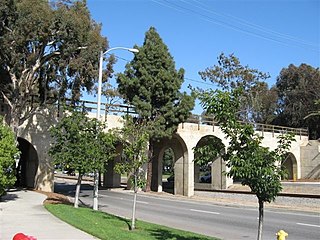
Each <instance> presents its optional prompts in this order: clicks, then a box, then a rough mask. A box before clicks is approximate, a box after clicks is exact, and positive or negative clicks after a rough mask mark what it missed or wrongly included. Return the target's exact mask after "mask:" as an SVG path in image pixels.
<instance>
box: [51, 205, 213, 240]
mask: <svg viewBox="0 0 320 240" xmlns="http://www.w3.org/2000/svg"><path fill="white" fill-rule="evenodd" d="M45 207H46V209H47V210H48V211H49V212H51V213H52V214H53V215H55V216H56V217H58V218H60V219H61V220H63V221H65V222H67V223H69V224H71V225H73V226H75V227H76V228H79V229H81V230H83V231H85V232H87V233H89V234H91V235H93V236H95V237H98V238H100V239H119V240H120V239H121V240H123V239H137V240H143V239H148V240H149V239H171V240H174V239H177V240H178V239H179V240H188V239H190V240H191V239H192V240H207V239H211V240H214V239H215V240H218V238H211V237H206V236H203V235H199V234H195V233H191V232H186V231H181V230H177V229H173V228H168V227H164V226H160V225H156V224H151V223H146V222H143V221H136V229H135V230H134V231H130V230H129V229H130V224H131V221H130V220H128V219H124V218H120V217H116V216H113V215H110V214H107V213H104V212H100V211H94V210H92V209H89V208H82V207H80V208H77V209H76V208H74V207H73V206H71V205H66V204H45Z"/></svg>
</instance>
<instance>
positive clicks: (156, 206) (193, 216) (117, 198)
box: [55, 183, 320, 240]
mask: <svg viewBox="0 0 320 240" xmlns="http://www.w3.org/2000/svg"><path fill="white" fill-rule="evenodd" d="M71 184H72V185H70V183H56V186H55V191H56V192H61V193H67V194H69V195H71V196H74V195H73V194H74V189H75V186H74V184H73V183H71ZM132 199H133V195H132V193H131V192H128V191H110V190H99V210H101V211H105V212H108V213H111V214H115V215H118V216H123V217H126V218H130V217H131V211H132V201H133V200H132ZM137 199H138V201H137V213H136V216H137V219H138V220H139V219H140V220H145V221H148V222H152V223H157V224H161V225H165V226H169V227H173V228H178V229H183V230H187V231H191V232H196V233H200V234H204V235H208V236H213V237H218V238H221V239H230V240H238V239H239V240H240V239H256V237H257V229H258V209H257V207H254V208H253V207H248V206H243V205H242V206H224V205H221V204H215V203H214V202H203V201H201V202H199V201H195V200H188V199H181V198H177V199H175V198H174V197H169V198H168V197H163V196H161V197H158V196H154V195H150V194H145V193H144V194H139V195H138V198H137ZM80 200H81V201H82V202H83V203H84V204H86V205H92V186H90V185H89V184H86V185H84V186H83V187H82V190H81V194H80ZM280 229H283V230H285V231H286V232H288V233H289V237H288V240H303V239H306V240H318V239H319V236H320V215H319V212H314V213H307V212H296V211H288V210H279V209H270V208H268V209H265V219H264V229H263V239H264V240H274V239H276V236H275V234H276V232H278V231H279V230H280Z"/></svg>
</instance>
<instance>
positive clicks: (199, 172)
mask: <svg viewBox="0 0 320 240" xmlns="http://www.w3.org/2000/svg"><path fill="white" fill-rule="evenodd" d="M224 151H225V145H224V144H223V143H222V140H221V139H220V138H218V137H216V136H212V135H209V136H204V137H202V138H201V139H200V141H199V142H198V143H197V145H196V147H195V148H194V158H195V163H194V186H195V189H225V188H226V176H225V174H224V172H225V170H226V165H225V162H224V161H223V160H222V157H221V155H222V153H223V152H224Z"/></svg>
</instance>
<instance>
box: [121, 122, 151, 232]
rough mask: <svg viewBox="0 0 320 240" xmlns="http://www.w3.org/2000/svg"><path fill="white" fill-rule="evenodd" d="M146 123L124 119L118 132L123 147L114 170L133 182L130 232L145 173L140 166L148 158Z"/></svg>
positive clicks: (133, 227) (132, 227)
mask: <svg viewBox="0 0 320 240" xmlns="http://www.w3.org/2000/svg"><path fill="white" fill-rule="evenodd" d="M148 128H149V126H148V122H147V121H145V120H143V119H133V118H132V117H130V116H128V117H126V118H125V124H124V127H123V128H122V129H121V130H120V132H119V133H120V134H119V138H118V139H119V140H120V142H121V143H122V145H123V153H122V158H121V162H119V163H117V164H116V166H115V170H116V171H117V172H118V173H128V174H132V175H131V177H132V178H131V180H132V181H133V190H134V199H133V207H132V222H131V230H134V229H135V215H136V214H135V213H136V202H137V193H138V187H143V186H144V185H145V173H144V171H143V170H142V166H143V165H144V164H146V163H147V161H148V157H147V155H146V151H147V149H148V141H149V135H148Z"/></svg>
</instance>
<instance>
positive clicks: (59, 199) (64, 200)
mask: <svg viewBox="0 0 320 240" xmlns="http://www.w3.org/2000/svg"><path fill="white" fill-rule="evenodd" d="M36 192H39V193H42V194H44V195H46V196H47V199H46V200H44V202H43V203H44V204H70V205H71V204H72V202H71V201H70V199H69V198H68V197H67V196H65V195H63V194H59V193H53V192H44V191H39V190H37V191H36Z"/></svg>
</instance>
